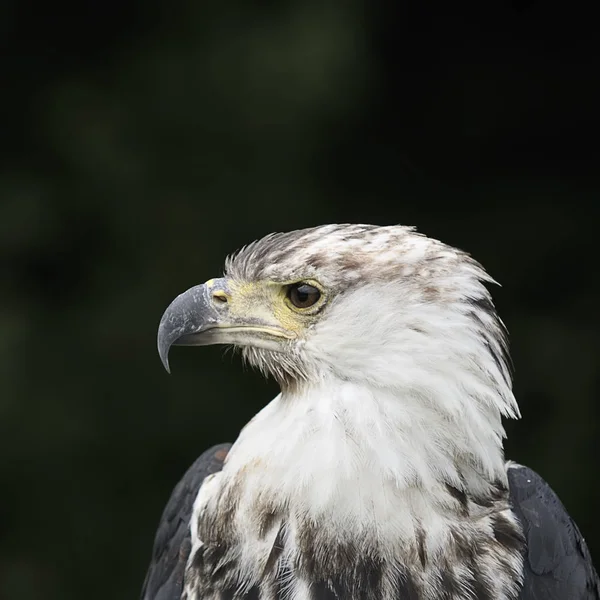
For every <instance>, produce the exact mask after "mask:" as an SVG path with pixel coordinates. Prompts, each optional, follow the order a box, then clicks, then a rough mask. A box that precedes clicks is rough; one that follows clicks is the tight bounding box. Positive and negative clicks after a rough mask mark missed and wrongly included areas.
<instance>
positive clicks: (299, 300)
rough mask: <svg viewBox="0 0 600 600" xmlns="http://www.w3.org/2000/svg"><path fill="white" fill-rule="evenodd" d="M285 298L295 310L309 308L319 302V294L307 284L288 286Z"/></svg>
mask: <svg viewBox="0 0 600 600" xmlns="http://www.w3.org/2000/svg"><path fill="white" fill-rule="evenodd" d="M287 297H288V298H289V299H290V302H291V303H292V304H293V305H294V306H295V307H296V308H309V307H310V306H313V305H314V304H316V303H317V302H318V301H319V298H320V297H321V292H320V291H319V290H318V289H317V288H316V287H315V286H314V285H310V284H308V283H294V284H292V285H290V286H289V288H288V293H287Z"/></svg>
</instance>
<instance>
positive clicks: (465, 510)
mask: <svg viewBox="0 0 600 600" xmlns="http://www.w3.org/2000/svg"><path fill="white" fill-rule="evenodd" d="M446 489H447V490H448V492H449V493H450V495H451V496H452V497H453V498H454V499H455V500H457V501H458V503H459V504H460V506H461V515H462V516H464V517H466V516H468V515H469V500H468V498H467V494H466V493H465V492H464V491H463V490H459V489H458V488H455V487H454V486H452V485H450V484H449V483H447V484H446Z"/></svg>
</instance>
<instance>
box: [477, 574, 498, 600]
mask: <svg viewBox="0 0 600 600" xmlns="http://www.w3.org/2000/svg"><path fill="white" fill-rule="evenodd" d="M473 592H475V598H477V600H493V595H492V593H493V590H492V588H491V586H490V583H489V581H487V580H486V579H485V577H483V575H482V573H481V572H480V571H479V569H475V570H474V573H473Z"/></svg>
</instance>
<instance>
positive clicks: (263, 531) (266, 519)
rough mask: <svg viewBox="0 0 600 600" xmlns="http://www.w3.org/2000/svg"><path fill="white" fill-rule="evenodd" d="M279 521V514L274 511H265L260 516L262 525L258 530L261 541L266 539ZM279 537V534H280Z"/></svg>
mask: <svg viewBox="0 0 600 600" xmlns="http://www.w3.org/2000/svg"><path fill="white" fill-rule="evenodd" d="M276 519H277V513H276V512H275V511H274V510H272V509H270V508H269V509H265V510H264V511H263V512H262V513H261V515H260V525H259V529H258V536H259V537H260V539H261V540H262V539H264V537H265V536H266V535H267V533H269V531H271V529H273V527H274V525H275V521H276ZM278 535H279V534H278Z"/></svg>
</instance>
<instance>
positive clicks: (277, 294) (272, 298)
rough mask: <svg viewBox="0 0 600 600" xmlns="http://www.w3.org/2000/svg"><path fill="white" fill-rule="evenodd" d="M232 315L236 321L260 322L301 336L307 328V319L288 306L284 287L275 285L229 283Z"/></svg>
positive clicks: (264, 282)
mask: <svg viewBox="0 0 600 600" xmlns="http://www.w3.org/2000/svg"><path fill="white" fill-rule="evenodd" d="M228 285H229V289H230V292H231V296H230V308H229V310H230V313H232V314H233V315H234V316H237V317H241V318H244V317H249V316H252V317H254V318H257V319H260V320H261V321H263V322H264V323H265V324H266V323H272V324H273V325H279V326H280V327H282V328H283V329H285V330H286V331H288V332H290V333H294V334H295V335H299V334H300V333H301V332H302V331H303V330H304V328H305V322H306V320H305V318H303V316H302V315H299V314H298V313H295V312H294V311H293V310H291V309H290V308H289V306H288V305H287V304H286V302H285V289H284V287H283V284H281V283H276V282H273V281H257V282H248V281H235V280H231V279H230V280H229V281H228Z"/></svg>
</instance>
